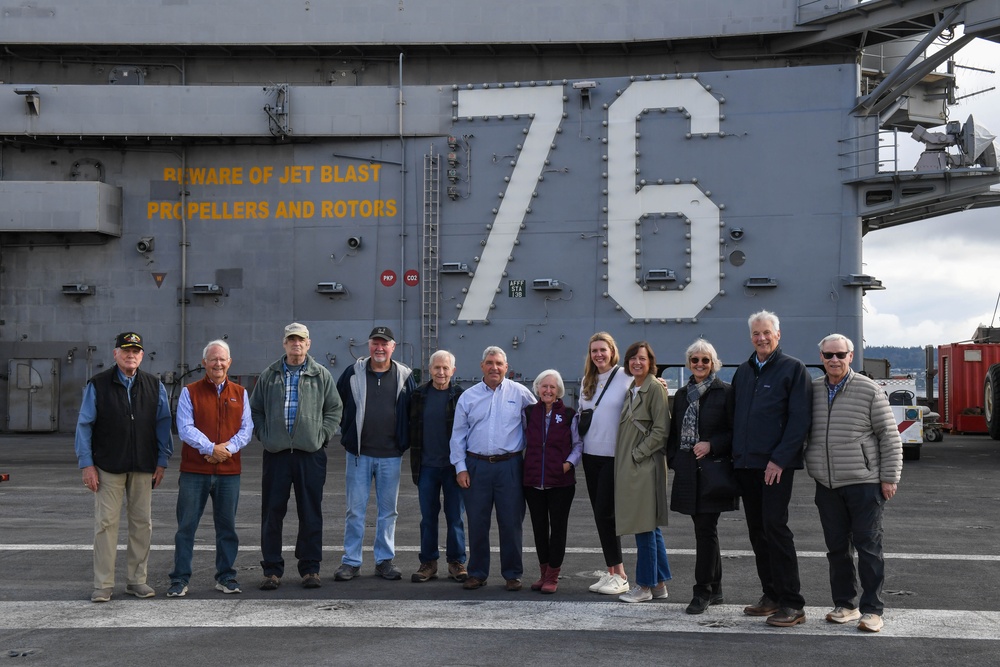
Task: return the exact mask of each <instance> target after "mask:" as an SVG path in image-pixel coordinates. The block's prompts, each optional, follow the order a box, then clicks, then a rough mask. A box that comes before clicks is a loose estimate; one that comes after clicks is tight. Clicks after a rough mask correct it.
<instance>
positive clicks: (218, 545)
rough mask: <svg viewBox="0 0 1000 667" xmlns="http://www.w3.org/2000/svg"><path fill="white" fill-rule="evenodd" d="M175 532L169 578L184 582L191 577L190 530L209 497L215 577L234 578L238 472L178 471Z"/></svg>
mask: <svg viewBox="0 0 1000 667" xmlns="http://www.w3.org/2000/svg"><path fill="white" fill-rule="evenodd" d="M177 487H178V489H177V533H176V534H175V535H174V571H173V572H171V573H170V581H171V582H175V581H179V582H182V583H184V584H185V585H186V584H187V583H188V582H189V581H190V580H191V560H192V558H193V556H194V553H193V552H194V534H195V532H196V531H197V530H198V523H199V522H201V516H202V514H204V512H205V504H206V503H207V502H208V498H209V496H211V498H212V519H213V522H214V523H215V580H216V581H219V582H223V581H229V580H230V579H235V578H236V568H235V567H233V565H234V563H235V562H236V552H237V550H238V549H239V547H240V538H239V536H238V535H237V534H236V507H237V505H238V504H239V500H240V476H239V475H204V474H201V473H196V472H182V473H181V474H180V478H179V479H178V481H177Z"/></svg>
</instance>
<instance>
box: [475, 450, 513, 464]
mask: <svg viewBox="0 0 1000 667" xmlns="http://www.w3.org/2000/svg"><path fill="white" fill-rule="evenodd" d="M465 455H466V456H471V457H472V458H474V459H479V460H480V461H487V462H488V463H500V462H501V461H508V460H510V459H512V458H514V457H515V456H520V455H521V452H508V453H507V454H494V455H493V456H485V455H483V454H476V453H475V452H466V453H465Z"/></svg>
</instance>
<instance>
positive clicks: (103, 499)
mask: <svg viewBox="0 0 1000 667" xmlns="http://www.w3.org/2000/svg"><path fill="white" fill-rule="evenodd" d="M142 355H143V351H142V337H141V336H140V335H139V334H137V333H134V332H125V333H121V334H118V337H117V338H116V339H115V349H114V358H115V365H114V366H113V367H111V368H109V369H108V370H106V371H103V372H101V373H98V374H97V375H95V376H94V377H92V378H90V381H89V382H88V383H87V387H86V389H85V390H84V392H83V404H82V405H81V406H80V417H79V419H78V420H77V424H76V442H75V448H76V456H77V460H78V461H79V464H80V468H81V470H82V471H83V485H84V486H86V487H87V488H88V489H90V490H91V491H93V492H94V592H93V594H92V595H91V596H90V601H91V602H107V601H108V600H110V599H111V594H112V592H113V590H114V585H115V556H116V554H117V550H118V522H119V519H120V517H121V507H122V499H123V497H124V499H125V502H126V504H127V507H128V512H127V514H128V571H127V574H126V582H127V586H126V588H125V592H126V593H128V594H129V595H134V596H135V597H138V598H151V597H153V596H154V595H156V591H154V590H153V589H152V588H151V587H150V586H149V585H147V584H146V570H147V563H148V561H149V543H150V539H151V537H152V532H153V522H152V518H151V514H152V507H151V505H152V496H153V494H152V490H153V489H155V488H156V487H157V486H159V485H160V482H162V481H163V472H164V470H165V469H166V467H167V461H168V460H169V459H170V455H171V454H172V453H173V441H172V440H171V435H170V405H169V402H168V400H167V390H166V389H165V388H164V387H163V383H162V382H160V381H159V380H158V379H157V378H156V376H155V375H152V374H150V373H146V372H145V371H140V370H139V364H141V363H142Z"/></svg>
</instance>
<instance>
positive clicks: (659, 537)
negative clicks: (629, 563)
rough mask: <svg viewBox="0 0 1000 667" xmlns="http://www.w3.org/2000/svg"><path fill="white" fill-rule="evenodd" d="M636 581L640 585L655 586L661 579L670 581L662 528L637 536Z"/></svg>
mask: <svg viewBox="0 0 1000 667" xmlns="http://www.w3.org/2000/svg"><path fill="white" fill-rule="evenodd" d="M635 551H636V555H635V581H636V583H637V584H639V585H640V586H645V587H646V588H655V587H656V586H658V585H659V584H660V582H661V581H670V580H671V579H672V577H671V576H670V563H668V562H667V547H666V545H665V544H664V543H663V533H661V532H660V529H659V528H657V529H655V530H651V531H649V532H648V533H638V534H636V536H635Z"/></svg>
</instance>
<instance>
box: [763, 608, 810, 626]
mask: <svg viewBox="0 0 1000 667" xmlns="http://www.w3.org/2000/svg"><path fill="white" fill-rule="evenodd" d="M805 622H806V612H805V610H804V609H792V608H791V607H782V608H781V609H779V610H778V611H777V613H774V614H771V615H770V616H768V617H767V624H768V625H773V626H776V627H779V628H790V627H792V626H793V625H798V624H799V623H805Z"/></svg>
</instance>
